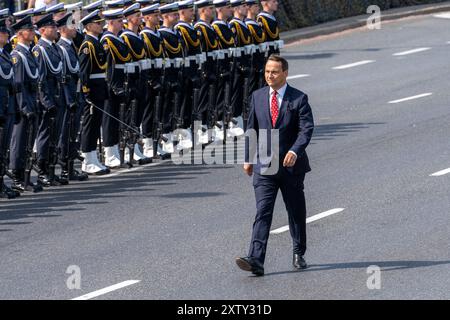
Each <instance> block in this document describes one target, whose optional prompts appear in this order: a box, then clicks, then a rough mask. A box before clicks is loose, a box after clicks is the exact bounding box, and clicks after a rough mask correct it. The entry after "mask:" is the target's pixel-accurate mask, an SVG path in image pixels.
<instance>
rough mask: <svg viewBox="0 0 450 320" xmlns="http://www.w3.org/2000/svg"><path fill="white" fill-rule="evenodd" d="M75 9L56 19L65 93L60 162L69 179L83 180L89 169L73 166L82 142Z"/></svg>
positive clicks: (63, 173) (64, 177)
mask: <svg viewBox="0 0 450 320" xmlns="http://www.w3.org/2000/svg"><path fill="white" fill-rule="evenodd" d="M71 17H72V13H68V14H66V15H64V16H63V17H62V18H61V19H59V20H57V21H56V25H57V27H58V31H59V34H60V38H59V41H58V43H57V47H58V51H59V52H60V55H61V58H62V63H63V68H62V85H63V90H64V91H63V97H64V101H63V102H64V104H65V108H64V115H63V121H62V124H63V125H62V129H61V135H60V140H59V144H58V145H59V149H60V154H59V157H60V162H61V164H62V171H61V177H62V178H63V179H66V180H78V181H83V180H86V179H87V178H88V175H87V174H86V173H79V172H78V171H77V170H75V169H74V160H75V159H77V158H79V144H78V143H77V132H78V131H79V128H80V119H81V112H82V108H81V106H82V101H81V97H80V92H79V86H78V83H79V73H80V63H79V61H78V54H77V51H76V48H75V46H74V44H73V39H74V38H75V37H76V33H77V30H76V29H75V27H74V25H73V24H71V23H69V22H70V21H69V19H70V18H71Z"/></svg>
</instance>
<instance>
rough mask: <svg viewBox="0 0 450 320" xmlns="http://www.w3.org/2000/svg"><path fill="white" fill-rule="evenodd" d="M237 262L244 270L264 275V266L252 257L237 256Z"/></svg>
mask: <svg viewBox="0 0 450 320" xmlns="http://www.w3.org/2000/svg"><path fill="white" fill-rule="evenodd" d="M236 264H237V265H238V267H239V268H241V269H242V270H244V271H250V272H251V273H253V274H254V275H256V276H263V275H264V267H263V265H262V264H261V263H259V262H258V261H256V260H255V259H253V258H252V257H241V258H236Z"/></svg>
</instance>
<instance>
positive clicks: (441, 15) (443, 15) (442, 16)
mask: <svg viewBox="0 0 450 320" xmlns="http://www.w3.org/2000/svg"><path fill="white" fill-rule="evenodd" d="M433 17H435V18H440V19H450V12H443V13H438V14H434V15H433Z"/></svg>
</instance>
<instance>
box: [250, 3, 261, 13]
mask: <svg viewBox="0 0 450 320" xmlns="http://www.w3.org/2000/svg"><path fill="white" fill-rule="evenodd" d="M248 11H249V12H250V13H251V14H252V15H254V16H256V15H257V14H258V13H259V5H257V4H253V5H251V6H249V7H248Z"/></svg>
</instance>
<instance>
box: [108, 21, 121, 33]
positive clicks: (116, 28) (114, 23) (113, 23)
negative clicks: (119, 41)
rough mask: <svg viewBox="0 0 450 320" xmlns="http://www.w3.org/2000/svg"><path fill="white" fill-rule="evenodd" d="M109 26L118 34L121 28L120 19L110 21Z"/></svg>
mask: <svg viewBox="0 0 450 320" xmlns="http://www.w3.org/2000/svg"><path fill="white" fill-rule="evenodd" d="M110 25H111V26H112V28H113V30H114V31H116V32H119V31H120V30H122V28H123V23H122V18H119V19H114V20H111V21H110Z"/></svg>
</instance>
